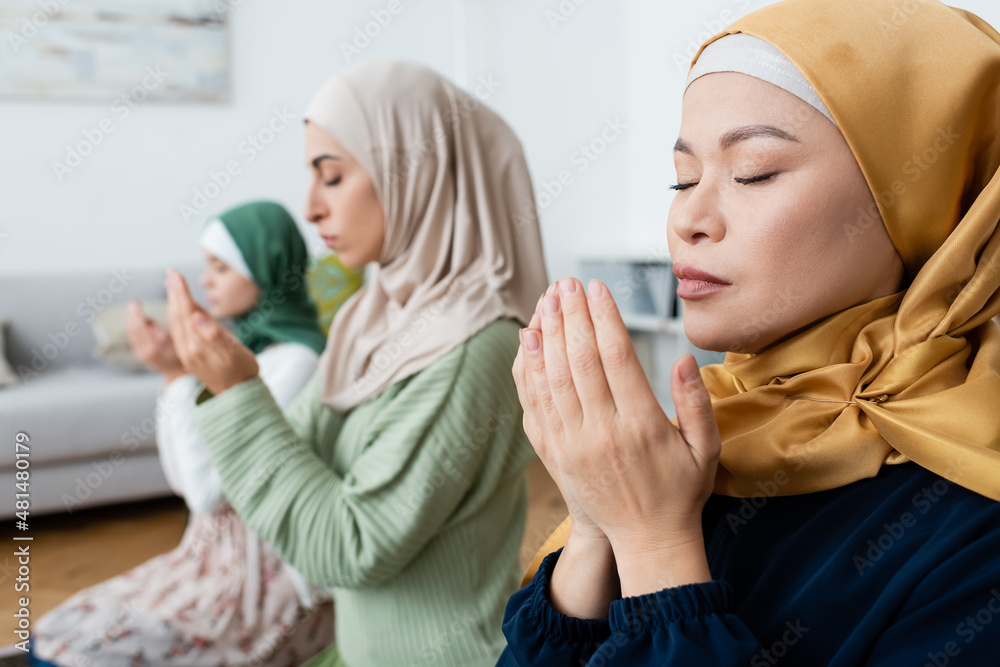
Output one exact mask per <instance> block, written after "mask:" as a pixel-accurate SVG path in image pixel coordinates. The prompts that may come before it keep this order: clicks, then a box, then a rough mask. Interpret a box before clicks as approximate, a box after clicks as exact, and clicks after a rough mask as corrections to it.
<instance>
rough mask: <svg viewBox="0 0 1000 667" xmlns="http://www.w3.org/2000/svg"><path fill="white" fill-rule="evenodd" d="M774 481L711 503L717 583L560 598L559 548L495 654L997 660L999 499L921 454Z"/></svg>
mask: <svg viewBox="0 0 1000 667" xmlns="http://www.w3.org/2000/svg"><path fill="white" fill-rule="evenodd" d="M768 492H770V493H773V492H774V489H770V490H769V489H762V493H761V494H759V496H758V497H756V498H730V497H727V496H720V495H712V497H711V498H710V499H709V501H708V503H707V504H706V505H705V509H704V512H703V514H702V523H703V527H704V535H705V545H706V549H707V554H708V563H709V568H710V569H711V572H712V578H713V580H712V581H711V582H708V583H703V584H690V585H687V586H678V587H676V588H668V589H665V590H662V591H659V592H657V593H652V594H649V595H643V596H639V597H632V598H625V599H620V600H616V601H614V602H613V603H612V604H611V610H610V614H609V617H608V618H607V619H601V620H589V621H588V620H581V619H577V618H571V617H569V616H564V615H563V614H560V613H559V612H557V611H556V610H555V609H554V608H553V607H552V604H551V603H550V601H549V596H548V589H549V579H550V575H551V573H552V569H553V567H555V564H556V561H557V560H558V558H559V554H560V553H561V551H562V550H560V551H557V552H555V553H553V554H550V555H549V556H548V557H546V559H545V560H544V561H543V563H542V565H541V567H540V568H539V570H538V573H537V575H536V576H535V578H534V579H532V580H531V582H529V583H528V585H527V586H525V587H524V588H522V589H521V590H520V591H518V592H517V593H515V594H514V595H513V596H511V598H510V600H509V602H508V604H507V611H506V614H505V616H504V624H503V630H504V634H505V635H506V637H507V643H508V645H507V648H506V650H505V651H504V653H503V655H502V656H501V657H500V662H499V663H498V665H521V666H522V667H526V666H527V665H539V666H543V665H544V666H545V667H556V666H559V665H567V666H568V665H573V666H577V665H587V666H588V667H597V666H605V665H628V666H629V667H641V666H642V665H658V666H663V665H684V666H688V665H713V666H715V665H741V666H743V667H745V666H747V665H749V666H750V667H764V666H768V665H774V664H780V665H782V667H784V666H786V665H788V666H791V665H809V666H810V667H813V666H816V665H842V666H843V665H861V664H863V665H884V666H885V667H898V666H900V665H907V666H910V665H912V666H915V667H921V666H927V667H944V666H945V665H948V666H954V665H976V666H977V667H980V666H984V665H1000V503H998V502H995V501H993V500H990V499H989V498H986V497H984V496H980V495H978V494H976V493H974V492H972V491H969V490H966V489H964V488H962V487H960V486H958V485H956V484H953V483H951V482H948V481H946V480H944V479H943V478H941V477H940V476H938V475H936V474H934V473H932V472H929V471H927V470H924V469H923V468H920V467H919V466H917V465H916V464H913V463H906V464H902V465H896V466H883V467H882V469H881V470H880V472H879V474H878V475H877V476H876V477H874V478H871V479H865V480H861V481H859V482H855V483H853V484H849V485H847V486H844V487H841V488H838V489H832V490H829V491H823V492H820V493H811V494H807V495H800V496H773V497H772V496H769V495H768ZM580 585H586V582H580Z"/></svg>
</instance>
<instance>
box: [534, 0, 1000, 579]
mask: <svg viewBox="0 0 1000 667" xmlns="http://www.w3.org/2000/svg"><path fill="white" fill-rule="evenodd" d="M732 33H744V34H747V35H752V36H754V37H758V38H760V39H763V40H764V41H766V42H769V43H770V44H772V45H773V46H775V47H776V48H777V49H778V50H779V51H781V52H782V53H783V54H784V55H785V57H787V58H788V59H789V60H790V61H791V62H792V63H793V64H795V65H796V66H797V67H798V68H799V70H800V71H801V72H802V74H803V75H804V76H805V77H806V79H807V80H808V81H809V83H810V84H811V85H812V86H813V88H815V89H816V91H817V93H818V94H819V96H820V98H821V99H822V101H823V103H824V104H825V105H826V107H827V108H828V109H829V110H830V112H831V114H832V115H833V118H834V120H835V121H836V123H837V125H838V127H839V128H840V130H841V131H842V132H843V134H844V137H845V138H846V140H847V143H848V145H849V146H850V148H851V150H852V151H853V153H854V156H855V158H856V159H857V161H858V164H859V165H860V166H861V170H862V172H863V173H864V175H865V178H866V180H867V181H868V185H869V187H870V188H871V191H872V193H873V194H874V195H875V199H876V202H877V206H878V211H877V212H876V211H861V212H859V214H858V217H857V219H853V220H845V221H844V232H845V233H847V234H856V235H857V236H858V237H859V239H860V240H859V242H863V238H864V229H866V228H867V227H868V226H869V225H871V224H881V222H882V221H884V224H885V227H886V229H887V230H888V232H889V236H890V238H891V239H892V242H893V244H894V245H895V247H896V250H897V251H898V252H899V254H900V256H901V257H902V259H903V261H904V263H905V266H906V270H907V275H908V276H909V278H910V280H909V285H908V287H907V288H906V289H905V290H904V291H902V292H900V293H898V294H894V295H891V296H887V297H884V298H881V299H877V300H875V301H872V302H869V303H866V304H862V305H859V306H855V307H853V308H849V309H847V310H844V311H841V312H839V313H835V314H834V315H831V316H829V317H827V318H825V319H824V320H821V321H820V322H817V323H816V324H814V325H813V326H812V327H810V328H808V329H806V330H805V331H803V332H800V333H799V334H796V335H795V336H794V337H791V338H789V339H787V340H785V341H783V342H781V343H779V344H777V345H775V346H773V347H771V348H769V349H767V350H765V351H763V352H761V353H759V354H735V353H729V354H728V355H727V356H726V359H725V361H724V363H722V364H717V365H713V366H706V367H705V368H703V369H702V377H703V378H704V379H705V383H706V385H707V386H708V390H709V392H710V393H711V394H712V400H713V405H714V408H715V416H716V420H717V422H718V425H719V431H720V433H721V436H722V455H721V458H720V466H719V472H718V475H717V477H716V482H715V492H716V493H719V494H722V495H727V496H735V497H753V496H775V495H780V496H784V495H796V494H802V493H813V492H817V491H824V490H827V489H833V488H837V487H840V486H844V485H846V484H850V483H852V482H856V481H858V480H861V479H865V478H869V477H873V476H875V475H876V474H878V471H879V469H880V468H881V467H882V466H883V465H891V464H899V463H903V462H906V461H913V462H915V463H917V464H918V465H920V466H922V467H924V468H926V469H928V470H931V471H933V472H935V473H937V474H938V475H941V476H942V477H944V478H946V479H949V480H951V481H952V482H955V483H956V484H959V485H961V486H963V487H965V488H967V489H971V490H972V491H975V492H977V493H980V494H982V495H984V496H987V497H989V498H992V499H994V500H998V501H1000V328H998V327H997V325H996V324H995V323H994V322H993V321H992V320H991V318H992V317H993V316H995V315H997V314H998V313H1000V293H998V289H1000V227H998V220H1000V177H998V175H997V168H998V165H1000V34H998V33H997V31H996V30H994V29H993V28H992V27H990V26H989V25H988V24H987V23H986V22H984V21H983V20H982V19H980V18H978V17H977V16H975V15H973V14H971V13H969V12H966V11H963V10H959V9H954V8H952V7H948V6H947V5H944V4H942V3H940V2H937V1H936V0H919V1H917V2H914V1H913V0H785V1H784V2H780V3H777V4H774V5H769V6H767V7H764V8H762V9H760V10H758V11H756V12H753V13H752V14H750V15H748V16H746V17H744V18H743V19H740V20H739V21H737V22H736V23H734V24H733V25H732V26H730V27H729V28H728V29H726V30H725V31H723V32H721V33H719V34H718V35H715V36H714V37H712V38H711V39H710V40H708V41H707V42H706V43H705V44H703V45H702V47H701V50H699V52H698V54H697V55H696V56H695V58H694V61H692V66H693V65H694V63H695V62H697V60H698V57H699V56H700V55H701V52H702V51H703V50H704V48H705V47H706V46H708V45H709V44H711V43H712V42H714V41H716V40H718V39H720V38H722V37H724V36H725V35H728V34H732ZM879 214H880V215H881V220H879ZM568 534H569V520H568V519H567V520H566V521H565V522H564V523H563V525H561V526H560V527H559V528H558V529H557V530H556V532H555V533H553V535H552V536H550V538H549V540H548V541H547V542H546V544H545V545H544V546H543V547H542V549H541V551H540V552H539V554H538V555H537V556H536V557H535V561H534V562H533V563H532V565H531V567H530V568H529V575H532V574H533V573H534V571H535V570H536V569H537V567H538V564H539V563H540V562H541V560H542V558H543V557H544V556H545V555H546V554H548V553H550V552H551V551H554V550H555V549H558V548H559V547H560V546H562V545H563V544H565V539H566V536H567V535H568Z"/></svg>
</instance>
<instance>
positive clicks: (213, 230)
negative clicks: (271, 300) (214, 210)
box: [201, 218, 254, 280]
mask: <svg viewBox="0 0 1000 667" xmlns="http://www.w3.org/2000/svg"><path fill="white" fill-rule="evenodd" d="M201 247H202V248H203V249H205V250H207V251H208V252H210V253H212V254H213V255H215V256H216V257H218V258H219V259H221V260H222V261H223V262H225V263H226V264H228V265H229V267H230V268H231V269H233V270H234V271H236V272H237V273H239V274H240V275H241V276H243V277H244V278H246V279H247V280H254V277H253V274H252V273H250V267H249V266H247V263H246V261H245V260H244V259H243V253H241V252H240V249H239V246H237V245H236V241H234V240H233V236H232V234H230V233H229V230H228V229H226V226H225V225H224V224H222V220H219V219H218V218H213V219H212V220H209V221H208V222H207V223H205V229H204V231H202V233H201Z"/></svg>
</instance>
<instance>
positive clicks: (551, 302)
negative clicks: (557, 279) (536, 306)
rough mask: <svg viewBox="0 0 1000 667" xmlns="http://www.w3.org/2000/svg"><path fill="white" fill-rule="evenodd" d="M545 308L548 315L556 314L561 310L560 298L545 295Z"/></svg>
mask: <svg viewBox="0 0 1000 667" xmlns="http://www.w3.org/2000/svg"><path fill="white" fill-rule="evenodd" d="M543 308H544V309H545V314H546V315H555V314H556V313H558V312H559V299H557V298H556V297H555V296H547V297H545V305H544V306H543Z"/></svg>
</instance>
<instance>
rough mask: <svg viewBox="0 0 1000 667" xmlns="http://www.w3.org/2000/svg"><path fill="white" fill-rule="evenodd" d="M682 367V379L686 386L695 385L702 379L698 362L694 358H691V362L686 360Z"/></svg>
mask: <svg viewBox="0 0 1000 667" xmlns="http://www.w3.org/2000/svg"><path fill="white" fill-rule="evenodd" d="M682 363H683V366H681V377H682V378H683V379H684V382H685V383H686V384H695V383H696V382H698V380H700V379H701V371H700V370H699V369H698V362H697V361H695V359H694V357H691V361H687V360H686V359H685V360H684V361H683V362H682Z"/></svg>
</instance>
